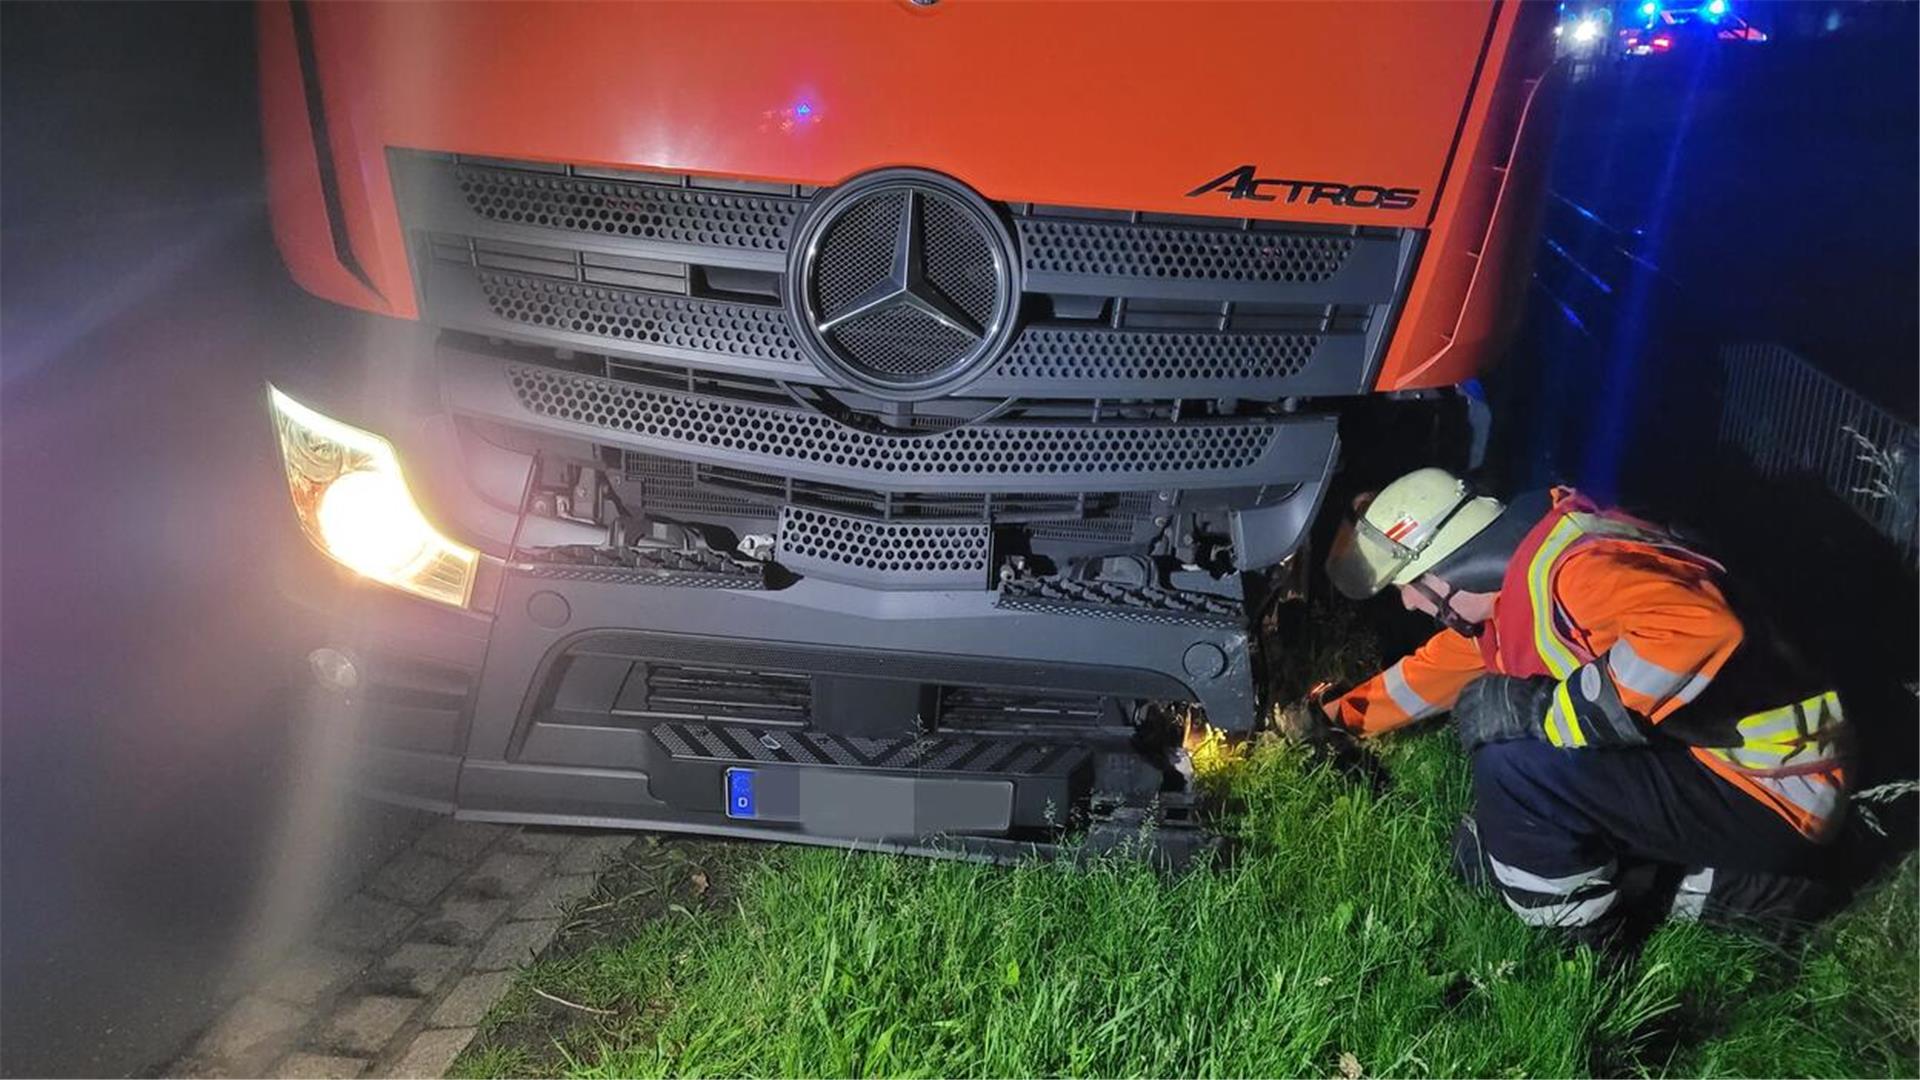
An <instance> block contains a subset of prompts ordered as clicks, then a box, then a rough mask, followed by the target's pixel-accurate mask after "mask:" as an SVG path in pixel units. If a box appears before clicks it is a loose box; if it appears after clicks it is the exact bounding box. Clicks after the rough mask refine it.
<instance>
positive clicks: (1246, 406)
mask: <svg viewBox="0 0 1920 1080" xmlns="http://www.w3.org/2000/svg"><path fill="white" fill-rule="evenodd" d="M391 165H392V169H391V172H392V176H393V179H394V184H395V190H396V194H397V195H398V198H399V204H400V208H401V214H402V221H403V224H404V226H405V228H406V232H407V237H408V241H409V244H410V248H411V250H412V252H413V254H414V256H415V266H416V269H417V272H418V282H419V286H420V290H419V291H420V295H421V298H422V311H423V315H424V317H425V318H427V319H428V320H430V321H432V322H433V323H435V324H437V325H439V326H441V327H443V328H445V329H448V330H451V331H455V332H456V333H454V334H450V335H448V338H449V339H450V340H453V341H454V346H455V347H454V348H453V349H452V350H451V354H450V355H452V356H453V360H452V361H451V362H450V364H449V370H451V369H454V368H458V369H459V370H457V371H453V372H452V374H451V376H450V377H449V378H447V379H446V380H445V382H446V385H447V386H448V396H449V401H450V403H451V404H452V405H453V407H454V409H455V411H456V412H458V413H463V414H465V415H468V416H472V417H475V418H477V419H481V420H486V421H490V422H502V423H506V424H509V425H515V424H518V425H524V426H528V427H535V428H539V429H541V430H542V431H545V432H547V433H548V434H551V435H556V436H560V437H563V438H572V439H576V440H578V441H579V442H580V443H583V444H586V445H587V446H588V447H590V448H592V449H590V450H589V452H590V453H591V452H596V451H597V452H598V453H599V454H600V455H602V460H603V461H610V462H612V463H615V464H617V465H618V466H619V467H620V468H621V471H622V473H623V475H624V479H625V480H627V481H629V482H637V483H638V485H639V490H640V496H639V499H638V501H637V502H636V503H635V504H634V505H635V507H637V508H638V509H639V510H640V511H641V512H642V513H643V514H645V513H655V512H659V513H671V514H673V515H675V516H676V520H680V521H683V522H688V523H701V522H707V523H715V522H716V521H717V522H718V523H719V524H721V525H723V526H724V527H726V528H729V529H733V530H735V531H736V533H738V534H739V535H741V536H757V535H763V534H765V533H768V532H773V533H777V534H778V551H779V558H780V559H781V560H782V562H783V564H786V563H791V564H792V565H793V566H795V567H804V568H806V571H805V572H808V573H813V574H818V575H820V576H829V577H838V578H839V579H841V580H858V581H862V582H863V583H873V582H877V581H887V580H891V581H895V582H913V581H917V582H919V583H920V584H921V585H922V587H936V586H937V587H949V586H950V585H958V584H960V583H962V582H964V583H965V584H966V585H967V586H969V587H982V588H984V587H988V585H989V583H990V582H991V581H992V576H993V570H994V568H995V566H994V562H993V558H994V556H995V555H996V553H999V552H1002V551H1004V552H1006V553H1009V554H1042V553H1041V552H1040V551H1039V547H1038V546H1035V547H1027V546H1026V545H1028V544H1029V543H1031V544H1033V545H1048V544H1052V545H1064V547H1065V549H1068V550H1067V554H1069V555H1072V556H1073V557H1080V556H1084V555H1088V554H1104V553H1113V552H1118V551H1121V550H1123V549H1131V548H1133V547H1137V546H1139V545H1141V544H1144V543H1146V542H1148V541H1150V540H1152V539H1153V537H1154V536H1155V535H1157V532H1156V531H1157V530H1161V529H1165V528H1167V527H1169V525H1170V523H1171V522H1173V521H1174V519H1175V516H1176V515H1177V513H1179V512H1182V511H1186V510H1189V509H1196V508H1197V509H1203V510H1209V511H1212V510H1223V511H1232V510H1239V509H1244V508H1252V507H1256V506H1269V505H1272V504H1274V503H1275V502H1276V501H1277V500H1279V499H1283V498H1286V497H1288V493H1290V492H1292V491H1294V490H1296V489H1297V488H1299V487H1300V486H1301V485H1314V484H1318V483H1319V481H1320V480H1321V479H1322V478H1323V477H1324V476H1325V474H1326V470H1327V466H1328V463H1329V462H1330V460H1331V458H1332V456H1333V454H1334V449H1335V442H1336V440H1335V428H1336V426H1337V425H1336V423H1335V421H1334V418H1333V417H1331V416H1330V415H1327V414H1326V412H1325V411H1323V410H1321V409H1316V407H1315V406H1314V405H1313V402H1314V401H1315V400H1316V399H1329V398H1335V397H1339V396H1343V395H1351V394H1357V393H1362V392H1365V391H1366V390H1367V389H1368V387H1369V384H1370V380H1371V377H1372V368H1373V367H1374V364H1375V361H1376V358H1377V357H1378V356H1379V354H1380V352H1381V351H1382V349H1383V347H1384V343H1385V338H1386V331H1387V329H1388V327H1389V325H1390V323H1391V322H1392V317H1393V314H1394V310H1395V308H1396V307H1397V305H1398V304H1399V303H1400V302H1401V297H1402V294H1403V292H1404V289H1405V287H1406V282H1407V281H1408V280H1409V278H1410V275H1411V270H1412V266H1413V263H1414V260H1415V258H1416V256H1417V254H1418V247H1419V241H1420V235H1419V234H1418V233H1417V232H1416V231H1411V230H1400V229H1389V228H1377V227H1358V226H1328V225H1315V224H1302V223H1284V222H1269V221H1259V220H1249V219H1233V218H1218V217H1209V216H1203V215H1174V214H1156V213H1147V212H1124V211H1113V210H1095V209H1087V208H1073V207H1060V206H1047V205H1038V204H1026V203H998V204H985V203H979V204H978V205H977V206H976V205H975V202H968V205H969V206H974V207H975V209H974V210H973V211H971V213H973V215H974V217H973V219H970V220H971V221H972V224H973V225H974V226H977V228H970V229H957V228H956V227H953V225H954V223H953V222H952V221H949V220H947V218H950V217H952V216H953V215H952V214H951V213H947V214H946V217H943V216H942V214H943V213H945V211H943V210H942V208H943V207H945V208H946V210H948V211H950V210H952V207H951V206H948V205H947V204H946V203H944V202H942V201H941V200H942V199H943V198H945V197H946V195H943V194H941V193H942V192H949V193H952V194H953V195H954V197H955V198H960V197H962V196H964V197H965V199H973V196H972V194H971V193H969V192H965V191H963V190H961V189H960V188H959V187H958V185H954V184H952V183H950V182H949V181H946V180H943V179H942V180H940V182H939V184H935V185H933V187H927V188H925V191H926V193H924V194H923V196H920V197H921V198H922V199H923V202H924V206H923V211H924V214H925V216H924V219H916V218H914V217H913V216H912V215H910V214H905V213H904V211H903V212H902V214H900V215H896V216H898V217H899V220H898V221H892V222H889V221H878V222H870V223H864V224H863V219H861V218H859V216H858V214H857V213H855V212H854V211H853V210H849V211H847V212H846V214H845V216H841V217H834V216H833V214H832V213H828V212H826V211H827V210H828V209H829V208H830V206H833V205H837V204H832V202H831V197H830V193H825V192H821V193H816V192H814V191H813V190H811V189H808V188H805V187H802V186H799V185H793V184H783V183H766V182H757V181H745V180H729V179H723V178H710V177H694V176H689V175H679V174H670V173H654V172H644V171H633V170H610V169H598V168H588V167H585V166H569V165H549V164H538V163H527V162H510V161H499V160H494V159H477V158H463V157H461V156H458V155H455V154H445V153H425V152H417V151H394V152H393V154H392V157H391ZM923 179H924V177H923ZM934 179H939V178H934ZM887 182H891V181H887ZM940 185H945V186H944V187H943V186H940ZM923 187H925V185H923ZM936 189H937V190H936ZM816 195H818V198H819V200H825V201H823V202H816V201H815V199H816ZM872 205H873V206H876V207H882V208H885V207H891V206H894V205H895V204H894V203H889V202H886V201H885V200H880V201H875V202H873V203H872ZM900 205H905V206H909V207H911V206H913V205H920V204H916V203H913V202H912V201H911V199H909V201H908V202H906V203H902V204H900ZM954 205H958V203H955V204H954ZM815 211H819V212H818V213H816V212H815ZM810 214H811V215H813V216H811V217H810V216H809V215H810ZM915 220H921V221H922V224H921V225H920V226H919V227H918V228H919V229H920V231H919V232H915V231H914V229H915V227H914V226H912V225H911V224H903V223H911V222H912V221H915ZM809 222H815V223H817V225H818V227H819V228H822V229H825V230H826V235H825V238H824V239H823V240H822V242H823V243H828V242H832V243H840V242H842V241H845V242H853V241H852V240H849V239H848V238H849V237H852V238H853V240H858V241H859V242H860V243H866V244H868V246H869V247H874V248H875V250H874V252H869V253H868V255H869V256H871V257H866V258H862V259H855V260H852V262H850V263H848V265H852V264H853V263H858V264H859V265H860V266H863V267H868V268H869V269H871V267H870V266H868V264H873V265H882V266H892V265H894V264H893V263H891V262H890V261H889V260H890V259H891V258H892V257H893V256H892V254H891V252H892V251H893V247H892V245H893V244H895V243H896V242H897V237H901V236H905V237H909V238H912V237H917V238H918V241H917V242H918V244H919V245H920V248H924V251H922V252H921V254H920V256H918V257H919V258H921V259H922V260H923V261H922V262H921V263H920V264H917V265H919V268H920V269H919V272H920V273H922V274H924V275H925V277H924V279H916V280H925V281H929V282H932V283H933V287H935V288H937V290H938V292H939V294H940V295H941V296H942V297H944V300H943V301H942V302H950V303H951V304H952V305H953V306H954V311H957V312H960V314H959V315H955V314H953V313H952V312H948V313H947V315H946V316H945V317H946V321H945V322H941V321H940V320H939V319H934V320H933V321H934V322H935V323H938V326H939V327H941V328H945V329H946V330H949V331H953V332H956V333H957V332H958V330H956V329H955V328H959V329H968V328H969V326H970V324H969V323H968V322H967V320H968V319H971V320H972V321H973V322H974V323H979V324H981V325H982V326H984V325H985V323H983V322H982V319H983V313H985V312H986V311H987V309H988V307H994V310H995V312H996V314H995V315H994V320H992V321H995V322H996V325H997V326H998V327H999V328H998V329H995V330H994V331H993V333H992V334H991V335H984V336H980V337H978V338H977V340H979V341H982V342H985V341H989V340H990V341H991V343H992V344H991V348H988V347H987V346H984V345H983V346H981V351H980V352H979V353H978V356H977V358H978V360H979V363H978V364H975V365H973V366H971V367H967V368H966V369H965V371H964V377H962V376H956V377H954V378H953V379H952V380H951V384H950V385H949V384H948V383H947V382H942V381H940V380H939V379H935V378H933V376H934V375H938V374H939V373H940V372H942V371H945V370H946V367H947V366H951V365H950V363H949V362H950V360H951V359H952V357H951V354H952V352H953V350H954V349H957V348H960V345H959V344H956V343H955V342H954V341H944V342H943V341H941V340H934V339H933V338H930V337H927V334H930V333H933V330H930V329H928V325H931V324H928V325H921V324H920V323H913V322H912V319H913V318H916V317H920V316H924V317H923V318H921V323H926V322H927V320H928V319H931V318H933V317H932V316H930V315H926V312H923V311H921V308H920V307H914V306H913V305H911V304H907V305H904V306H903V305H901V304H892V305H891V306H888V305H889V304H891V301H888V302H887V303H881V304H879V306H876V307H874V308H873V309H872V310H871V311H867V310H865V309H862V311H861V312H859V313H857V314H855V315H848V316H847V320H846V321H845V322H844V323H841V324H839V325H838V326H837V327H834V328H829V327H826V326H825V325H824V321H825V320H827V319H828V313H829V312H837V311H843V310H851V307H852V306H857V305H859V304H865V303H870V302H874V301H872V297H873V296H880V297H882V299H885V297H886V295H887V294H885V293H884V290H882V291H881V292H880V293H875V292H874V291H873V290H874V289H875V288H876V287H877V286H876V281H875V280H869V279H870V278H873V274H872V273H868V274H867V276H866V277H863V278H860V279H859V280H857V281H853V280H852V279H849V281H847V282H840V283H839V284H836V283H835V281H834V280H830V279H831V273H829V271H831V270H832V268H831V267H828V268H826V269H824V270H821V275H823V276H820V277H819V278H818V280H815V279H814V278H811V277H810V278H809V279H808V280H809V281H811V282H813V284H814V286H815V287H816V288H817V290H818V291H819V293H820V296H819V297H810V296H809V295H806V293H807V290H805V289H799V290H796V287H795V286H796V283H795V282H793V281H791V280H789V276H790V273H791V271H790V265H791V266H799V265H801V264H802V263H803V262H804V260H798V258H797V257H798V255H799V254H800V253H799V252H796V251H794V250H791V249H793V247H794V245H795V244H796V243H797V242H798V241H797V240H796V238H797V237H798V236H800V235H801V234H802V233H803V232H804V231H805V229H806V228H807V227H808V225H809ZM943 222H944V224H943ZM868 225H871V227H870V228H869V227H867V226H868ZM901 230H905V231H901ZM843 234H845V235H843ZM855 234H857V235H855ZM963 234H964V235H963ZM883 242H884V243H883ZM968 243H971V244H973V245H974V248H967V247H966V244H968ZM982 243H985V244H987V245H988V246H989V247H991V248H992V249H993V252H994V253H995V254H994V257H993V258H992V259H989V260H987V261H986V262H987V263H991V265H992V269H993V275H992V278H993V280H992V281H988V280H986V279H984V278H980V276H979V275H978V274H974V273H972V272H971V271H969V272H967V273H960V272H959V271H957V270H955V269H954V267H955V266H957V265H959V264H960V263H965V264H966V265H967V266H969V267H974V268H975V269H977V268H978V266H979V265H986V263H983V262H982V259H981V258H980V257H979V256H980V255H981V252H980V251H978V250H975V248H978V247H979V246H980V245H981V244H982ZM875 245H879V246H885V247H887V248H888V251H887V252H879V250H878V247H875ZM909 249H912V250H918V249H915V248H914V245H913V244H912V243H907V244H906V247H905V248H902V249H901V250H909ZM882 255H885V256H887V257H886V258H882V257H881V256H882ZM963 256H965V257H963ZM956 260H958V261H957V262H956ZM842 261H843V262H845V261H846V260H842ZM834 265H835V266H838V265H840V264H839V263H835V264H834ZM816 269H817V268H816ZM895 272H897V271H895ZM882 276H883V277H884V276H885V275H882ZM887 280H891V278H887ZM943 282H944V284H943ZM801 284H804V283H801ZM989 285H992V286H993V287H994V288H999V289H1003V290H1005V291H1004V292H1003V293H1001V294H999V298H998V299H995V298H994V297H992V296H988V295H987V293H985V292H981V291H980V290H981V289H986V288H987V287H988V286H989ZM856 286H857V287H856ZM1016 286H1017V291H1016ZM836 289H837V290H838V291H836ZM843 293H844V294H845V295H842V294H843ZM915 295H916V296H917V294H915ZM1008 296H1011V297H1012V303H1011V306H1009V304H1008V302H1007V300H1006V298H1007V297H1008ZM989 300H993V301H994V303H993V304H992V305H989V304H988V301H989ZM915 302H916V303H919V302H920V301H918V300H916V301H915ZM821 304H824V305H826V306H825V307H820V306H819V305H821ZM996 305H997V306H996ZM790 307H791V308H792V309H793V310H791V311H790V310H789V308H790ZM932 310H934V309H933V308H927V311H932ZM916 312H918V313H920V315H919V316H916V314H915V313H916ZM1009 313H1011V314H1009ZM902 320H906V321H902ZM916 327H918V329H916ZM923 331H924V332H923ZM869 332H871V334H873V335H877V336H875V337H874V340H873V341H871V342H865V343H864V344H863V343H862V342H859V341H854V340H853V338H855V337H857V336H858V335H861V334H868V333H869ZM822 334H827V335H829V336H831V335H836V334H837V335H839V336H838V337H833V338H832V344H833V345H834V348H836V349H838V350H839V351H840V352H841V353H846V354H848V355H847V356H839V355H838V354H831V355H830V354H829V353H828V352H823V350H822V345H821V335H822ZM468 335H472V337H468ZM481 338H484V339H486V340H487V341H488V342H489V343H490V344H488V345H487V347H486V350H485V356H484V357H482V356H481V355H480V352H479V351H478V350H475V351H474V353H475V359H474V360H473V361H472V362H470V363H469V362H468V361H466V360H464V359H462V358H461V357H460V354H461V352H462V351H463V350H465V346H464V345H461V344H460V343H461V342H466V341H472V340H478V339H481ZM923 339H924V340H923ZM956 340H957V339H956ZM970 340H974V339H970ZM869 345H870V346H871V348H868V346H869ZM856 346H857V347H856ZM968 347H969V348H971V347H972V346H971V345H969V346H968ZM916 350H918V351H916ZM849 356H850V357H851V359H848V357H849ZM836 358H837V359H838V360H839V361H842V362H843V363H853V362H854V361H858V363H857V364H855V366H862V365H864V366H863V367H862V370H865V371H866V372H867V375H868V376H870V378H868V379H866V380H864V381H863V379H861V378H854V377H852V376H850V375H849V373H848V372H847V371H846V370H842V369H841V368H840V367H836V366H835V363H834V361H835V360H836ZM970 363H971V361H970ZM930 372H931V374H929V373H930ZM443 374H444V372H443ZM917 380H919V381H924V382H925V386H924V387H919V388H918V389H915V387H918V386H919V383H918V382H917ZM895 383H899V384H901V385H902V386H906V387H908V389H907V390H905V391H902V392H900V393H898V394H894V393H893V390H892V389H891V388H892V387H893V385H894V384H895ZM890 394H892V395H893V396H891V397H890V396H889V395H890ZM1303 405H1304V407H1303ZM642 474H644V475H642ZM1317 490H1318V489H1317V487H1316V488H1315V491H1316V492H1317ZM1317 497H1318V496H1317V494H1316V495H1315V498H1317ZM1009 530H1018V534H1019V535H1017V536H1011V535H1010V534H1009ZM1009 541H1011V543H1009ZM1049 550H1050V552H1051V553H1052V554H1050V555H1049V556H1048V557H1052V555H1057V554H1059V551H1056V550H1054V549H1049Z"/></svg>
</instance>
